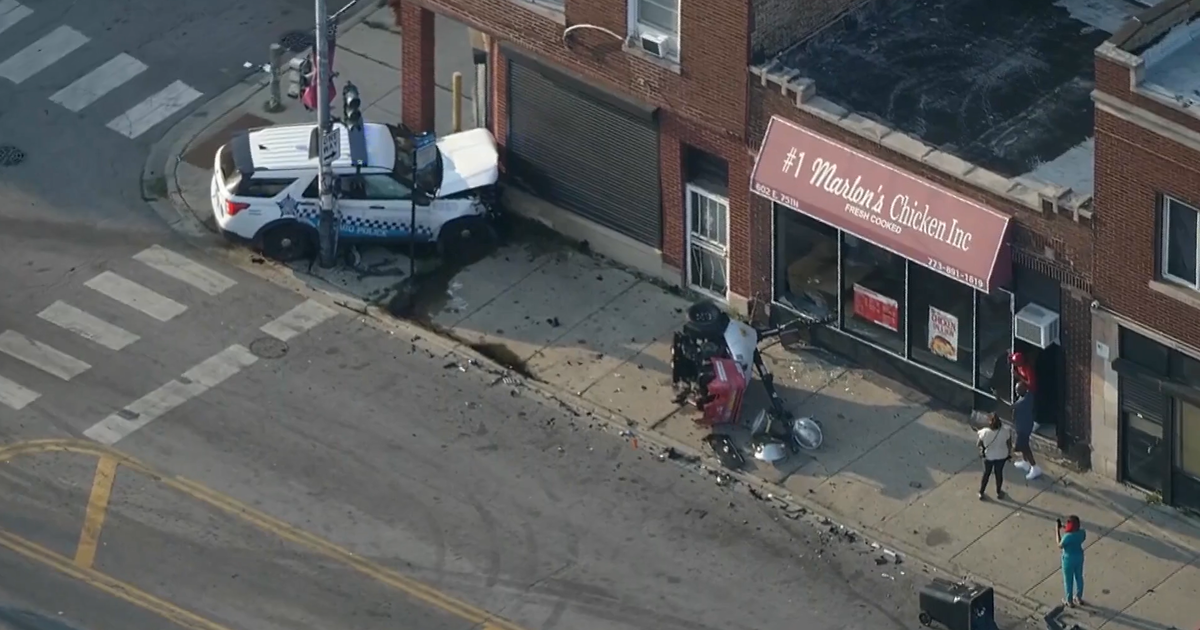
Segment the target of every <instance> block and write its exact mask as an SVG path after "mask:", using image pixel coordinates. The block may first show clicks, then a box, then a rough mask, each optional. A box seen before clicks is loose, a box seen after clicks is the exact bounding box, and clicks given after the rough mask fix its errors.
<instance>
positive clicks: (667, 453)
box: [658, 446, 700, 464]
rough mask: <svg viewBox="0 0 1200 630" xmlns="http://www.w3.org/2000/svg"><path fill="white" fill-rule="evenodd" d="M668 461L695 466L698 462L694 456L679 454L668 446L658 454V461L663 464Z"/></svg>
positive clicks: (698, 459) (697, 458)
mask: <svg viewBox="0 0 1200 630" xmlns="http://www.w3.org/2000/svg"><path fill="white" fill-rule="evenodd" d="M668 459H670V460H677V461H683V462H686V463H689V464H695V463H697V462H699V461H700V458H699V457H697V456H695V455H687V454H684V453H680V452H679V451H677V450H675V448H674V447H672V446H668V447H667V448H665V449H663V450H662V452H660V453H659V454H658V461H660V462H665V461H667V460H668Z"/></svg>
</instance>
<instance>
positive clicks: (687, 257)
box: [683, 184, 732, 302]
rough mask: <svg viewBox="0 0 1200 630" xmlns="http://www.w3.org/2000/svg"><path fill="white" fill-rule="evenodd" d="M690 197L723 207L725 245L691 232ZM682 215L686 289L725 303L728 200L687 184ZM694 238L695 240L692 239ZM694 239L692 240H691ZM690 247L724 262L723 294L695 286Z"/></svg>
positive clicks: (727, 264)
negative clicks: (693, 196) (710, 254)
mask: <svg viewBox="0 0 1200 630" xmlns="http://www.w3.org/2000/svg"><path fill="white" fill-rule="evenodd" d="M692 195H698V196H701V197H704V198H706V199H708V200H710V201H715V202H717V203H719V204H721V205H722V206H724V207H725V243H724V244H721V243H717V242H716V241H713V240H711V239H707V238H704V237H702V236H700V235H698V234H696V233H695V232H694V231H693V230H692ZM683 205H684V215H685V217H686V225H685V237H684V238H685V242H684V261H683V262H684V265H685V266H686V267H687V283H688V287H689V288H691V289H692V290H694V291H697V292H699V293H702V294H704V295H707V296H709V297H711V298H714V299H717V300H720V301H722V302H727V301H728V300H729V295H728V293H729V290H730V289H729V249H730V248H729V239H730V237H731V232H732V229H731V227H730V225H729V219H730V217H729V198H728V197H725V196H722V195H718V194H714V193H712V192H709V191H707V190H705V189H703V188H700V187H699V186H695V185H693V184H688V185H687V186H686V187H685V190H684V201H683ZM694 237H695V238H694ZM693 239H694V240H693ZM692 245H696V246H697V247H699V248H700V249H704V250H707V251H709V252H711V253H713V254H716V255H718V256H720V257H721V258H722V259H723V260H724V261H725V294H724V295H721V294H718V293H714V292H713V291H711V290H709V289H706V288H704V287H702V286H699V285H697V284H696V282H695V279H694V278H692Z"/></svg>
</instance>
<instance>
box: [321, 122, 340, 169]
mask: <svg viewBox="0 0 1200 630" xmlns="http://www.w3.org/2000/svg"><path fill="white" fill-rule="evenodd" d="M341 154H342V134H341V133H340V132H338V130H337V128H336V127H335V128H333V129H331V130H329V133H327V134H325V135H324V136H322V138H321V156H322V157H323V158H324V160H325V161H326V162H332V161H334V160H336V159H337V157H338V156H339V155H341Z"/></svg>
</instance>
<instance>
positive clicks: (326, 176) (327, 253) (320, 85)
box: [314, 0, 337, 269]
mask: <svg viewBox="0 0 1200 630" xmlns="http://www.w3.org/2000/svg"><path fill="white" fill-rule="evenodd" d="M315 1H316V11H317V31H316V43H315V55H314V56H315V57H316V66H317V67H316V68H315V71H316V72H315V74H316V77H315V78H316V81H317V86H316V87H317V129H318V131H317V139H318V141H319V143H318V146H319V147H321V149H322V150H321V151H320V162H321V174H320V176H319V177H320V181H319V182H318V184H317V187H318V188H317V190H318V193H319V195H320V202H321V214H320V219H319V221H318V223H317V233H318V238H319V241H320V247H321V251H320V264H321V266H322V267H325V268H326V269H328V268H330V267H333V266H334V265H335V264H336V263H337V225H336V219H335V218H334V208H333V204H334V199H333V167H332V165H331V164H330V161H329V156H328V155H327V154H326V152H325V151H324V147H325V146H326V140H325V136H326V135H327V134H331V133H337V130H336V129H334V128H333V125H332V124H331V122H330V120H331V116H330V114H329V81H330V77H331V74H332V72H333V68H332V67H331V64H330V63H329V61H330V60H329V53H330V52H331V51H330V50H329V17H328V14H327V13H326V11H325V0H315Z"/></svg>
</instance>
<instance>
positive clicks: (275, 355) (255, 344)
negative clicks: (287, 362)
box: [250, 337, 288, 359]
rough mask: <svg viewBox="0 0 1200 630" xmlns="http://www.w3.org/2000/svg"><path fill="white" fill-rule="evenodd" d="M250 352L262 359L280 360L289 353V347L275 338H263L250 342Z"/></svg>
mask: <svg viewBox="0 0 1200 630" xmlns="http://www.w3.org/2000/svg"><path fill="white" fill-rule="evenodd" d="M250 352H251V353H252V354H254V356H256V357H258V358H260V359H279V358H282V357H283V355H285V354H287V352H288V345H287V344H286V343H284V342H282V341H280V340H278V339H276V338H274V337H261V338H259V339H255V340H254V341H251V342H250Z"/></svg>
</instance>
